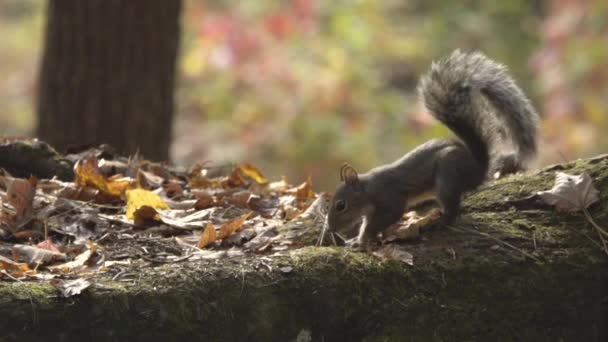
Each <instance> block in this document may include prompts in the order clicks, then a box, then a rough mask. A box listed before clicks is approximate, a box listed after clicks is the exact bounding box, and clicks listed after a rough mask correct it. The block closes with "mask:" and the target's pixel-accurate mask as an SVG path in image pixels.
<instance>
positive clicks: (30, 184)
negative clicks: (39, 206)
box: [5, 176, 38, 228]
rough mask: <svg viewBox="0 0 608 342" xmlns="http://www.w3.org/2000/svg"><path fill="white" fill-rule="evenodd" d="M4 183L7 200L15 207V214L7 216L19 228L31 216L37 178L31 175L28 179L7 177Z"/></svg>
mask: <svg viewBox="0 0 608 342" xmlns="http://www.w3.org/2000/svg"><path fill="white" fill-rule="evenodd" d="M6 183H8V184H6ZM5 184H6V197H7V199H8V201H7V202H8V203H9V204H10V205H11V206H12V207H13V208H14V209H15V214H14V215H12V216H9V217H10V219H11V221H12V223H13V225H15V226H17V227H14V228H19V226H22V225H24V224H26V223H27V222H29V221H30V219H31V218H32V217H33V204H34V195H35V194H36V185H37V184H38V180H37V179H36V177H33V176H32V177H30V178H29V179H22V178H8V177H7V178H5Z"/></svg>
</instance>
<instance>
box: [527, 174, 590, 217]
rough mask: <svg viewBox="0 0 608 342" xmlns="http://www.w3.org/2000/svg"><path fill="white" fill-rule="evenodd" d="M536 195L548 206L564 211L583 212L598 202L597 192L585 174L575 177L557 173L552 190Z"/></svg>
mask: <svg viewBox="0 0 608 342" xmlns="http://www.w3.org/2000/svg"><path fill="white" fill-rule="evenodd" d="M537 194H538V195H539V196H540V197H541V198H542V199H543V200H544V201H545V202H547V203H548V204H551V205H554V206H555V207H556V208H557V209H559V210H564V211H578V210H583V209H585V208H587V207H588V206H590V205H591V204H593V203H595V202H597V201H598V200H599V191H598V190H597V189H596V188H595V187H594V186H593V183H592V180H591V177H590V176H589V174H588V173H586V172H583V173H582V174H580V175H577V176H573V175H569V174H566V173H563V172H557V173H556V175H555V185H554V186H553V188H551V189H550V190H546V191H539V192H538V193H537Z"/></svg>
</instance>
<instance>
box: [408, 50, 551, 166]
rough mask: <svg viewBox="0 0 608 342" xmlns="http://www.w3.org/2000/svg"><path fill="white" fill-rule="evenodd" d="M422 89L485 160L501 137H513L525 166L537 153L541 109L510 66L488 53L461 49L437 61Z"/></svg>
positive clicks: (440, 114)
mask: <svg viewBox="0 0 608 342" xmlns="http://www.w3.org/2000/svg"><path fill="white" fill-rule="evenodd" d="M419 93H420V95H421V97H422V100H423V102H424V104H425V106H426V107H427V109H428V110H429V111H430V112H431V114H432V115H433V116H434V117H435V118H436V119H437V120H439V121H441V122H442V123H443V124H445V125H446V126H448V127H449V128H450V129H451V130H452V131H454V133H456V135H458V136H459V138H461V139H462V140H463V141H464V142H465V143H466V144H467V146H468V147H469V148H470V149H471V151H472V152H473V154H474V155H475V157H476V158H478V159H479V158H481V160H480V161H482V162H484V161H485V160H483V159H486V160H489V159H491V156H492V155H494V154H495V153H494V152H495V151H496V147H495V144H496V143H497V142H496V141H495V140H496V139H497V138H500V137H503V138H504V137H509V138H510V139H511V140H512V142H511V143H512V145H513V147H514V148H515V156H514V157H515V159H516V163H517V164H518V165H519V166H520V167H521V168H523V165H524V164H525V163H526V162H528V161H530V160H531V159H533V157H534V156H535V155H536V150H537V147H538V142H537V136H538V122H539V118H538V114H537V113H536V111H535V110H534V108H533V107H532V104H531V103H530V101H529V100H528V98H527V97H526V95H525V94H524V93H523V91H522V90H521V89H520V88H519V87H518V86H517V84H516V83H515V81H514V80H513V78H511V76H510V75H509V74H508V70H507V67H506V66H504V65H502V64H499V63H497V62H494V61H493V60H491V59H489V58H488V57H487V56H485V55H484V54H482V53H480V52H470V53H463V52H461V51H460V50H456V51H454V52H453V53H452V54H451V55H450V56H448V57H447V58H445V59H443V60H440V61H438V62H434V63H433V64H432V66H431V70H430V72H429V73H428V74H426V75H425V76H423V77H422V79H421V82H420V86H419ZM477 94H480V95H483V98H480V96H477ZM488 104H489V105H488ZM503 126H504V128H503ZM502 129H506V130H507V132H501V130H502ZM480 144H481V145H484V146H480ZM484 149H485V150H486V151H485V155H486V157H485V158H484V157H483V155H482V154H483V153H484Z"/></svg>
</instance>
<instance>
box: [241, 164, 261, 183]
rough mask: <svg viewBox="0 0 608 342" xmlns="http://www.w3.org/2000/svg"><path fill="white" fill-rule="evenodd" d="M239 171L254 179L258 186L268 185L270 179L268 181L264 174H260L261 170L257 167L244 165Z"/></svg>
mask: <svg viewBox="0 0 608 342" xmlns="http://www.w3.org/2000/svg"><path fill="white" fill-rule="evenodd" d="M238 168H239V170H240V171H241V172H242V173H243V175H245V176H247V177H249V178H251V179H253V180H254V181H255V182H256V183H258V184H267V183H268V179H266V177H264V176H263V175H262V172H260V170H259V169H258V168H256V167H255V166H253V165H251V164H249V163H246V164H243V165H240V166H239V167H238Z"/></svg>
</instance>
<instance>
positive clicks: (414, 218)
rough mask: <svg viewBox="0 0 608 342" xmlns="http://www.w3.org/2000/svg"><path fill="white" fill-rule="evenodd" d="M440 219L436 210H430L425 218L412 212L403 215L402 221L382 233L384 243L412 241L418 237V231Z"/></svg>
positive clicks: (439, 212) (438, 211)
mask: <svg viewBox="0 0 608 342" xmlns="http://www.w3.org/2000/svg"><path fill="white" fill-rule="evenodd" d="M440 217H441V211H440V210H438V209H433V210H431V211H430V212H429V213H428V214H427V215H425V216H419V215H418V214H416V212H414V211H410V212H408V213H406V214H405V215H404V220H403V221H400V222H399V223H398V224H395V225H392V226H390V227H389V228H388V229H387V230H386V231H384V232H383V233H382V236H383V239H384V241H387V242H390V241H394V240H414V239H417V238H419V237H420V230H421V228H424V227H425V226H427V225H429V224H430V223H431V222H433V221H436V220H438V219H439V218H440Z"/></svg>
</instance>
